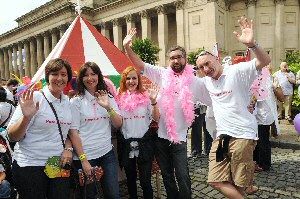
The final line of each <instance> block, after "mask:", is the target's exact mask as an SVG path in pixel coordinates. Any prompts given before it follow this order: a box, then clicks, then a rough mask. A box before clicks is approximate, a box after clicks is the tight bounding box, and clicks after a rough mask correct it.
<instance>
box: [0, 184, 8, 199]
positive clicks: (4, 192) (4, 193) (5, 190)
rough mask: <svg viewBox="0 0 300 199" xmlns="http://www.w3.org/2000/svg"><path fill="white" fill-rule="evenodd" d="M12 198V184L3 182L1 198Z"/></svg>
mask: <svg viewBox="0 0 300 199" xmlns="http://www.w3.org/2000/svg"><path fill="white" fill-rule="evenodd" d="M9 197H10V184H9V182H8V181H7V180H3V181H2V184H0V198H9Z"/></svg>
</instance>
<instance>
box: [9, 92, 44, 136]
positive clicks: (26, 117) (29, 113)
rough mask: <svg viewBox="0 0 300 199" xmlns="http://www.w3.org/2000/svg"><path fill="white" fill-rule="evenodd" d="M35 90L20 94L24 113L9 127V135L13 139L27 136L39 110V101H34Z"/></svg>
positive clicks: (20, 102)
mask: <svg viewBox="0 0 300 199" xmlns="http://www.w3.org/2000/svg"><path fill="white" fill-rule="evenodd" d="M33 92H34V91H33V90H27V91H25V92H24V93H23V94H22V95H21V96H20V99H19V104H20V105H19V106H20V108H21V111H22V114H23V115H22V116H21V117H20V118H19V119H18V120H17V121H16V122H15V123H13V124H11V125H9V128H8V136H9V138H10V139H11V140H13V141H19V140H21V139H22V138H23V137H24V136H25V134H26V129H27V127H28V125H29V123H30V121H31V119H32V118H33V117H34V115H35V114H36V113H37V111H38V110H39V102H37V103H36V104H35V103H34V100H33Z"/></svg>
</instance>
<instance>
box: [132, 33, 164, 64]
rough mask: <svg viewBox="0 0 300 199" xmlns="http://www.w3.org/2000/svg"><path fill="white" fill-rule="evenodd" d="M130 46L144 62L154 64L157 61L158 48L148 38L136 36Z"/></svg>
mask: <svg viewBox="0 0 300 199" xmlns="http://www.w3.org/2000/svg"><path fill="white" fill-rule="evenodd" d="M131 48H132V50H133V51H134V52H135V53H136V54H137V55H138V56H139V57H140V58H141V59H142V60H143V61H144V62H146V63H149V64H152V65H154V64H155V62H156V61H158V52H159V50H160V49H159V47H158V46H156V45H155V44H154V43H153V42H152V41H151V40H150V39H148V38H146V39H139V38H137V39H136V40H134V41H133V42H132V46H131Z"/></svg>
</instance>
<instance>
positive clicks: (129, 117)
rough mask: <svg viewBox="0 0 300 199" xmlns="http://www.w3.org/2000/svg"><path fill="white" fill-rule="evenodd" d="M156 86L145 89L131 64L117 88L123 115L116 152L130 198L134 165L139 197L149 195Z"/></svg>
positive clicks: (134, 191)
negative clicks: (138, 180)
mask: <svg viewBox="0 0 300 199" xmlns="http://www.w3.org/2000/svg"><path fill="white" fill-rule="evenodd" d="M157 94H158V88H157V86H154V87H153V89H149V93H148V92H146V91H145V89H144V87H143V83H142V79H141V75H140V74H139V72H138V71H137V70H136V69H135V68H134V67H132V66H129V67H127V68H126V69H125V70H124V71H123V73H122V78H121V82H120V90H119V100H118V104H119V108H120V110H121V115H122V117H123V124H122V135H123V136H120V138H119V140H118V144H119V143H122V144H121V145H118V152H119V160H121V161H120V164H121V166H123V167H124V169H125V173H126V177H127V187H128V192H129V196H130V199H137V198H138V196H137V185H136V179H137V168H136V167H137V165H138V170H139V179H140V184H141V187H142V189H143V198H145V199H153V190H152V186H151V170H152V161H153V157H154V145H155V143H154V139H155V135H157V134H156V133H154V132H152V131H151V128H150V127H149V126H150V123H151V120H152V119H153V120H155V121H158V120H159V117H160V115H159V110H158V108H157V102H156V98H157Z"/></svg>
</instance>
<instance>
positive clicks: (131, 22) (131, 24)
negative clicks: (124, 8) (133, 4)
mask: <svg viewBox="0 0 300 199" xmlns="http://www.w3.org/2000/svg"><path fill="white" fill-rule="evenodd" d="M125 19H126V27H127V32H128V31H129V30H130V29H132V28H135V20H134V17H133V15H132V14H129V15H126V16H125Z"/></svg>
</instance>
